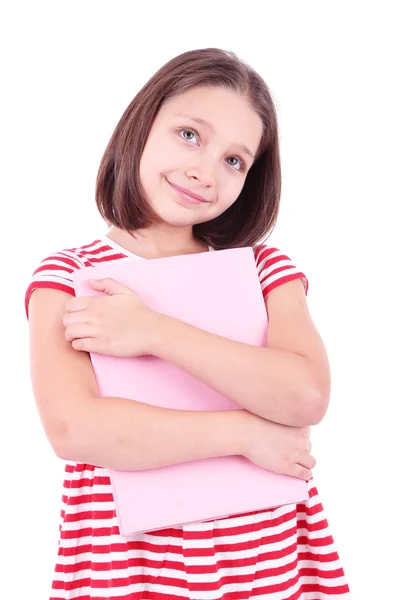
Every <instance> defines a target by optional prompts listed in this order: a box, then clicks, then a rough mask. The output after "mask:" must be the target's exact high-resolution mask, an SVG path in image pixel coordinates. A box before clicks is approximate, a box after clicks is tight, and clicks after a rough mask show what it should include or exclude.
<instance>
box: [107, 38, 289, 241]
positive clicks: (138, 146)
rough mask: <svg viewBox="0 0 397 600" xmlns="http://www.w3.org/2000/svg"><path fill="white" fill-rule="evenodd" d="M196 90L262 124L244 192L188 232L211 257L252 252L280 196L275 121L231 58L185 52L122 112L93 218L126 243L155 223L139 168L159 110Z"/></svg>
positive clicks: (260, 85) (253, 78)
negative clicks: (247, 111)
mask: <svg viewBox="0 0 397 600" xmlns="http://www.w3.org/2000/svg"><path fill="white" fill-rule="evenodd" d="M198 86H210V87H221V88H223V89H226V90H230V91H234V92H236V93H238V94H241V95H242V96H245V97H247V99H248V100H249V102H250V104H251V106H252V108H253V110H254V111H255V112H256V113H257V114H258V116H259V117H260V119H261V121H262V123H263V132H262V138H261V141H260V143H259V147H258V151H257V154H256V156H255V160H254V162H253V164H252V166H251V168H250V169H249V171H248V173H247V176H246V179H245V183H244V187H243V188H242V190H241V192H240V194H239V196H238V198H237V199H236V200H235V202H234V203H233V204H232V205H231V206H230V207H229V208H228V209H227V210H226V211H225V212H224V213H222V214H221V215H219V216H218V217H216V218H215V219H212V220H211V221H207V222H205V223H199V224H197V225H194V226H193V235H194V237H195V238H196V239H198V240H202V241H204V242H205V243H207V244H210V245H211V246H213V248H214V249H215V250H222V249H227V248H238V247H246V246H255V245H257V244H258V243H260V242H263V241H264V239H265V237H266V236H267V235H270V233H271V232H272V230H273V229H274V227H275V224H276V219H277V216H278V211H279V204H280V195H281V167H280V151H279V142H278V126H277V116H276V110H275V106H274V104H273V100H272V98H271V95H270V91H269V89H268V87H267V85H266V84H265V82H264V81H263V79H262V78H261V77H260V76H259V75H258V74H257V73H256V71H254V70H253V69H252V67H250V66H249V65H247V64H246V63H245V62H243V61H242V60H240V59H239V58H238V57H237V55H236V54H235V53H233V52H231V51H226V50H221V49H219V48H203V49H198V50H191V51H188V52H185V53H183V54H180V55H179V56H176V57H175V58H173V59H172V60H170V61H169V62H167V63H166V64H165V65H164V66H163V67H161V68H160V69H159V70H158V71H157V72H156V73H155V74H154V75H153V76H152V77H151V79H149V81H148V82H147V83H146V84H145V85H144V87H143V88H142V89H141V90H140V91H139V92H138V94H137V95H136V96H135V97H134V99H133V100H132V101H131V103H130V104H129V105H128V106H127V108H126V110H125V111H124V113H123V115H122V117H121V119H120V121H119V122H118V124H117V126H116V129H115V130H114V132H113V134H112V137H111V138H110V140H109V143H108V145H107V147H106V150H105V152H104V155H103V157H102V160H101V163H100V166H99V170H98V175H97V179H96V189H95V201H96V204H97V207H98V210H99V212H100V214H101V216H102V217H103V218H104V220H105V221H107V223H108V224H112V225H114V226H116V227H118V228H120V229H123V230H125V231H128V232H129V233H130V234H131V235H133V232H134V230H136V229H141V228H145V227H147V226H149V225H150V224H151V223H156V222H159V217H158V216H157V214H156V213H155V212H154V211H153V209H152V208H151V206H150V204H148V202H147V198H146V195H145V192H144V190H143V188H142V185H141V182H140V178H139V163H140V159H141V156H142V153H143V149H144V147H145V143H146V140H147V138H148V135H149V132H150V129H151V127H152V124H153V121H154V119H155V117H156V115H157V113H158V111H159V109H160V107H161V105H162V103H163V102H164V101H165V100H167V99H169V98H171V97H173V96H177V95H180V94H183V93H184V92H187V91H188V90H190V89H192V88H194V87H198Z"/></svg>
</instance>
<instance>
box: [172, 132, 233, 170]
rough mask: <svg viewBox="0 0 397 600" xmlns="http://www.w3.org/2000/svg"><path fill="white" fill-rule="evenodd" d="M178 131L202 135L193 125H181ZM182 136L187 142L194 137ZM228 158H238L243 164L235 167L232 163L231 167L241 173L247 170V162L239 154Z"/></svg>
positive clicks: (197, 135)
mask: <svg viewBox="0 0 397 600" xmlns="http://www.w3.org/2000/svg"><path fill="white" fill-rule="evenodd" d="M177 131H178V133H179V134H180V133H183V132H184V131H188V132H189V133H193V136H195V137H200V136H199V134H198V133H197V131H196V130H195V129H192V128H191V127H180V128H179V129H178V130H177ZM182 137H183V139H184V140H185V141H187V142H190V141H191V139H192V138H186V137H185V136H182ZM228 158H232V159H235V160H237V161H238V162H239V163H240V165H241V166H240V168H239V169H235V168H234V166H233V165H230V166H231V167H233V169H234V170H235V171H238V172H241V173H242V172H244V171H245V162H244V161H243V159H242V158H240V157H239V156H229V157H228Z"/></svg>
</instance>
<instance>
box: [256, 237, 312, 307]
mask: <svg viewBox="0 0 397 600" xmlns="http://www.w3.org/2000/svg"><path fill="white" fill-rule="evenodd" d="M253 251H254V256H255V261H256V266H257V270H258V276H259V281H260V283H261V288H262V294H263V297H264V298H265V299H266V298H267V296H268V295H269V294H270V292H272V291H273V290H274V289H275V288H277V287H279V286H280V285H283V284H284V283H287V282H289V281H293V280H295V279H300V280H301V281H302V283H303V286H304V291H305V294H306V295H307V292H308V289H309V282H308V279H307V277H306V275H305V274H304V273H303V271H301V270H300V269H299V268H298V266H296V265H295V263H294V262H293V261H292V259H291V258H290V257H289V256H288V255H287V254H285V253H284V252H282V251H281V250H279V249H278V248H276V247H275V246H272V245H268V244H260V245H258V246H255V247H254V248H253Z"/></svg>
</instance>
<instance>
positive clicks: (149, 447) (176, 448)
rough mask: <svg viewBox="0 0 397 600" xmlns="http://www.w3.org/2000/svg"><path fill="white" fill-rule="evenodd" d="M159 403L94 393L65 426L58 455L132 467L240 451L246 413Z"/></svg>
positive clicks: (105, 464)
mask: <svg viewBox="0 0 397 600" xmlns="http://www.w3.org/2000/svg"><path fill="white" fill-rule="evenodd" d="M243 413H246V411H244V410H241V409H236V410H228V411H213V412H211V411H184V410H172V409H168V408H160V407H157V406H152V405H149V404H144V403H141V402H136V401H134V400H128V399H125V398H110V397H96V398H92V399H91V400H90V401H89V402H87V403H86V405H85V407H84V409H83V410H82V411H81V413H80V415H79V417H78V418H77V419H76V420H75V422H74V423H72V424H71V425H70V427H69V431H70V432H71V433H70V436H69V438H68V439H67V440H65V442H64V444H63V448H62V450H61V452H60V453H58V456H60V457H61V458H63V459H64V460H71V461H74V462H83V463H87V464H93V465H97V466H102V467H105V468H109V469H116V470H126V471H134V470H141V469H154V468H156V467H163V466H167V465H172V464H177V463H183V462H189V461H192V460H200V459H205V458H212V457H218V456H228V455H234V454H241V453H242V449H243V447H244V444H243V440H244V435H243V432H244V414H243Z"/></svg>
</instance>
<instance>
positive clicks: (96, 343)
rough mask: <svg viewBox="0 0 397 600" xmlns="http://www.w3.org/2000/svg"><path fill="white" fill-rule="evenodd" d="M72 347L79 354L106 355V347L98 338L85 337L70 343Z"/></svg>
mask: <svg viewBox="0 0 397 600" xmlns="http://www.w3.org/2000/svg"><path fill="white" fill-rule="evenodd" d="M72 346H73V348H74V349H75V350H79V351H80V352H93V353H95V354H107V351H108V345H107V344H106V343H105V342H104V341H103V340H99V339H98V338H93V337H86V338H82V339H77V340H73V341H72Z"/></svg>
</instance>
